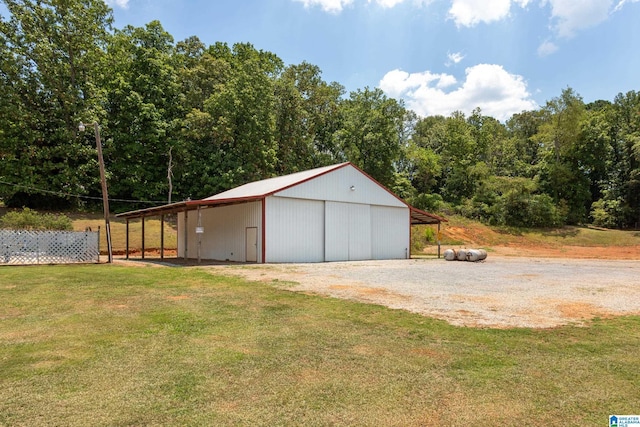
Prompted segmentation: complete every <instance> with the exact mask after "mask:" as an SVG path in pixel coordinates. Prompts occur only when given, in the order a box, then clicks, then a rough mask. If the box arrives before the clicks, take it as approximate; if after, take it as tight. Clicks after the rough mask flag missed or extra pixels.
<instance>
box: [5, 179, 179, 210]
mask: <svg viewBox="0 0 640 427" xmlns="http://www.w3.org/2000/svg"><path fill="white" fill-rule="evenodd" d="M0 184H4V185H9V186H12V187H17V188H24V189H26V190H31V191H36V192H39V193H44V194H53V195H56V196H62V197H76V198H78V199H86V200H102V197H93V196H82V195H80V194H71V193H65V192H62V191H51V190H45V189H43V188H36V187H30V186H28V185H23V184H15V183H13V182H7V181H2V180H0ZM109 201H110V202H120V203H147V204H154V205H164V204H166V203H167V202H166V201H165V200H162V201H160V200H128V199H109Z"/></svg>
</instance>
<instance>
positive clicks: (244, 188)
mask: <svg viewBox="0 0 640 427" xmlns="http://www.w3.org/2000/svg"><path fill="white" fill-rule="evenodd" d="M349 165H351V166H353V167H355V168H356V169H358V170H360V169H359V168H357V167H356V166H355V165H352V164H351V163H350V162H346V163H338V164H336V165H332V166H324V167H320V168H315V169H310V170H307V171H303V172H297V173H292V174H289V175H284V176H279V177H276V178H269V179H264V180H261V181H255V182H250V183H248V184H244V185H241V186H239V187H236V188H232V189H231V190H227V191H224V192H222V193H218V194H216V195H213V196H211V197H207V198H205V199H202V200H186V201H183V202H177V203H171V204H168V205H163V206H156V207H153V208H147V209H139V210H135V211H130V212H124V213H121V214H118V215H116V217H118V218H127V219H132V218H143V217H146V216H155V215H164V214H171V213H176V212H184V211H189V210H195V209H198V207H206V206H224V205H233V204H239V203H247V202H251V201H256V200H262V199H264V198H265V197H268V196H270V195H272V194H274V193H277V192H279V191H282V190H285V189H287V188H290V187H293V186H295V185H298V184H302V183H303V182H306V181H309V180H311V179H314V178H317V177H319V176H321V175H324V174H326V173H329V172H332V171H334V170H337V169H340V168H343V167H345V166H349ZM361 172H362V173H363V174H365V175H367V174H366V173H365V172H363V171H361ZM367 176H368V175H367ZM369 178H370V179H372V180H373V181H374V182H375V180H374V179H373V178H371V177H369ZM380 186H381V187H382V188H383V189H385V190H386V191H389V190H388V189H386V188H385V187H383V186H382V185H380ZM390 193H391V192H390ZM391 194H393V193H391ZM393 195H394V197H396V198H398V200H400V201H401V202H402V203H404V204H405V205H406V206H407V207H408V208H409V211H410V214H411V224H413V225H416V224H437V223H439V222H447V220H446V219H444V218H441V217H439V216H437V215H433V214H430V213H428V212H425V211H422V210H420V209H417V208H414V207H412V206H410V205H409V204H407V203H406V202H405V201H404V200H402V199H400V198H399V197H397V196H396V195H395V194H393Z"/></svg>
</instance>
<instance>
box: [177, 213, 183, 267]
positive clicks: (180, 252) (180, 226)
mask: <svg viewBox="0 0 640 427" xmlns="http://www.w3.org/2000/svg"><path fill="white" fill-rule="evenodd" d="M177 218H178V219H177V221H178V224H177V225H178V258H184V237H183V236H184V212H178V215H177Z"/></svg>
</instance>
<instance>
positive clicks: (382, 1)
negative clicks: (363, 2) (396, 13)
mask: <svg viewBox="0 0 640 427" xmlns="http://www.w3.org/2000/svg"><path fill="white" fill-rule="evenodd" d="M368 1H369V3H372V2H375V3H377V4H379V5H380V6H382V7H386V8H392V7H394V6H395V5H397V4H400V3H402V2H404V0H368Z"/></svg>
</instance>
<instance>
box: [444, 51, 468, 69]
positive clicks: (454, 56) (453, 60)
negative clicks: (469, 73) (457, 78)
mask: <svg viewBox="0 0 640 427" xmlns="http://www.w3.org/2000/svg"><path fill="white" fill-rule="evenodd" d="M447 58H448V59H449V60H448V61H447V63H446V64H445V65H446V66H447V67H448V66H449V65H451V64H458V63H459V62H460V61H462V60H463V59H464V55H463V54H462V53H460V52H455V53H448V54H447Z"/></svg>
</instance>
